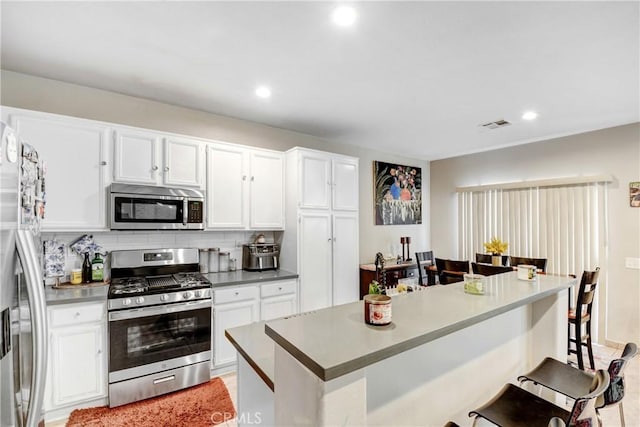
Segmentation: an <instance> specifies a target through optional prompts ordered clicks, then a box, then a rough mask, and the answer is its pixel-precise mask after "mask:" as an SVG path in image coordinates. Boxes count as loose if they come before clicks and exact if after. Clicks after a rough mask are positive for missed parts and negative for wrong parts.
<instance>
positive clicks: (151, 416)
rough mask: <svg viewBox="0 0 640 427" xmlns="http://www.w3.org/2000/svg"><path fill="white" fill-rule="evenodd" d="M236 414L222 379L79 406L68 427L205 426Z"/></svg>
mask: <svg viewBox="0 0 640 427" xmlns="http://www.w3.org/2000/svg"><path fill="white" fill-rule="evenodd" d="M235 416H236V410H235V408H234V407H233V402H232V401H231V396H229V391H228V390H227V387H226V386H225V385H224V382H223V381H222V380H221V379H220V378H214V379H212V380H211V381H209V382H208V383H205V384H200V385H197V386H194V387H191V388H188V389H186V390H181V391H176V392H174V393H171V394H167V395H164V396H159V397H154V398H152V399H147V400H142V401H140V402H134V403H130V404H128V405H123V406H118V407H116V408H109V407H107V406H100V407H96V408H87V409H76V410H74V411H73V412H72V413H71V415H70V416H69V421H68V422H67V427H129V426H131V427H134V426H135V427H169V426H171V427H181V426H184V427H186V426H189V427H191V426H193V427H205V426H213V425H216V424H224V423H225V422H226V421H229V420H232V419H233V418H235Z"/></svg>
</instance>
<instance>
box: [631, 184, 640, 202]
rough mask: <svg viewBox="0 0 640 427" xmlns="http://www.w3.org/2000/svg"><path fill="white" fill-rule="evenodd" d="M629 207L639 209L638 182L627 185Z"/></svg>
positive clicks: (639, 191) (639, 190) (639, 186)
mask: <svg viewBox="0 0 640 427" xmlns="http://www.w3.org/2000/svg"><path fill="white" fill-rule="evenodd" d="M629 205H630V206H631V207H632V208H640V182H630V183H629Z"/></svg>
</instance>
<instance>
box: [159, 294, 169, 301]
mask: <svg viewBox="0 0 640 427" xmlns="http://www.w3.org/2000/svg"><path fill="white" fill-rule="evenodd" d="M168 300H169V295H167V294H162V295H160V301H168Z"/></svg>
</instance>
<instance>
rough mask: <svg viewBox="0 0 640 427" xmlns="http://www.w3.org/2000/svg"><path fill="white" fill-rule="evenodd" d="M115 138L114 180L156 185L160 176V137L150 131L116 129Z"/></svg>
mask: <svg viewBox="0 0 640 427" xmlns="http://www.w3.org/2000/svg"><path fill="white" fill-rule="evenodd" d="M113 139H114V145H113V153H114V164H113V179H114V181H117V182H127V183H135V184H147V185H156V184H157V183H158V177H159V176H160V171H159V169H160V166H159V165H160V152H159V150H158V148H159V147H160V137H159V136H158V135H157V134H153V133H150V132H143V131H137V130H133V129H116V130H115V131H114V132H113Z"/></svg>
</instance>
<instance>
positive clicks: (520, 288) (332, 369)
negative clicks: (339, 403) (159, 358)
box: [265, 272, 576, 381]
mask: <svg viewBox="0 0 640 427" xmlns="http://www.w3.org/2000/svg"><path fill="white" fill-rule="evenodd" d="M575 282H576V279H572V278H567V277H561V276H552V275H540V276H538V278H537V279H536V280H535V281H533V282H529V281H522V280H518V279H517V273H516V272H512V273H503V274H499V275H495V276H490V277H487V278H486V293H485V294H484V295H470V294H466V293H465V292H464V283H463V282H458V283H453V284H450V285H446V286H433V287H429V288H427V289H426V290H424V291H421V292H414V293H409V294H404V295H398V296H395V297H393V302H392V323H391V324H390V325H387V326H371V325H368V324H366V323H365V322H364V308H363V302H362V301H359V302H354V303H350V304H344V305H339V306H335V307H331V308H326V309H322V310H318V311H313V312H308V313H303V314H301V315H298V316H294V317H290V318H286V319H279V320H273V321H269V322H268V323H267V324H266V325H265V332H266V334H267V335H268V336H269V337H271V338H272V339H273V340H274V341H275V342H276V343H277V344H279V345H280V346H281V347H282V348H283V349H284V350H286V351H287V352H288V353H289V354H291V355H292V356H293V357H294V358H295V359H297V360H298V361H299V362H300V363H301V364H302V365H304V366H305V367H307V368H308V369H309V370H310V371H311V372H313V373H314V374H315V375H316V376H317V377H318V378H320V379H321V380H323V381H329V380H332V379H335V378H338V377H340V376H342V375H345V374H348V373H350V372H353V371H356V370H358V369H362V368H364V367H366V366H369V365H371V364H373V363H376V362H378V361H381V360H383V359H386V358H388V357H391V356H394V355H396V354H399V353H402V352H405V351H407V350H410V349H412V348H415V347H417V346H420V345H422V344H425V343H427V342H430V341H434V340H436V339H438V338H440V337H443V336H446V335H449V334H451V333H453V332H456V331H458V330H461V329H463V328H466V327H468V326H471V325H474V324H476V323H478V322H482V321H484V320H487V319H490V318H492V317H495V316H498V315H499V314H502V313H505V312H507V311H510V310H513V309H515V308H517V307H521V306H524V305H527V304H531V303H533V302H535V301H538V300H540V299H543V298H545V297H548V296H551V295H553V294H555V293H558V292H561V291H563V290H565V289H567V288H569V287H570V286H571V285H573V284H574V283H575Z"/></svg>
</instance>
